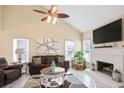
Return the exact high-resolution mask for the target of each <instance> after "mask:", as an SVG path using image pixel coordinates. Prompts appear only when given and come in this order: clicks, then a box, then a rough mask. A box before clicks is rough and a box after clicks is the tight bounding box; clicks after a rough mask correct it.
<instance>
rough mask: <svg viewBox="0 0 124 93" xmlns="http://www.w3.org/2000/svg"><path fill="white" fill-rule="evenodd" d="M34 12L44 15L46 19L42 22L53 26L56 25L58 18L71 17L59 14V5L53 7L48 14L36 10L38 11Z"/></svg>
mask: <svg viewBox="0 0 124 93" xmlns="http://www.w3.org/2000/svg"><path fill="white" fill-rule="evenodd" d="M33 11H35V12H37V13H41V14H44V15H45V17H44V18H42V19H41V21H47V23H51V22H52V23H53V24H56V23H57V19H58V18H68V17H69V15H67V14H65V13H58V6H57V5H52V6H51V8H50V9H49V10H48V11H47V12H45V11H42V10H36V9H34V10H33Z"/></svg>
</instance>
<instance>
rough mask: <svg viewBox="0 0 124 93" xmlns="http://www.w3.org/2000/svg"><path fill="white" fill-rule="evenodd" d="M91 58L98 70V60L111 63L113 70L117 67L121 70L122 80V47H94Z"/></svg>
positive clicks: (123, 76)
mask: <svg viewBox="0 0 124 93" xmlns="http://www.w3.org/2000/svg"><path fill="white" fill-rule="evenodd" d="M91 60H92V63H94V64H95V68H96V70H98V67H97V62H98V61H102V62H106V63H110V64H113V65H114V66H113V70H115V69H118V70H119V71H120V72H121V77H122V81H124V48H119V47H112V48H94V49H93V50H92V55H91Z"/></svg>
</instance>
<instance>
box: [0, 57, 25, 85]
mask: <svg viewBox="0 0 124 93" xmlns="http://www.w3.org/2000/svg"><path fill="white" fill-rule="evenodd" d="M22 67H23V65H20V64H18V65H10V66H9V65H8V63H7V61H6V59H5V58H0V87H3V86H4V85H6V84H9V83H11V82H12V81H14V80H16V79H18V78H19V77H20V76H21V75H22V73H21V69H22Z"/></svg>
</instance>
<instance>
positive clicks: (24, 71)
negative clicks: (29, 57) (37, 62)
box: [10, 62, 28, 74]
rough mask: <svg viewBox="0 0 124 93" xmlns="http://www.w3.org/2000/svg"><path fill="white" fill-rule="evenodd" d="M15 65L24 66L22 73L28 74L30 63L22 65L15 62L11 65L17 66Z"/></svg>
mask: <svg viewBox="0 0 124 93" xmlns="http://www.w3.org/2000/svg"><path fill="white" fill-rule="evenodd" d="M15 64H21V65H23V68H22V73H23V74H28V62H22V63H18V62H13V63H10V65H15Z"/></svg>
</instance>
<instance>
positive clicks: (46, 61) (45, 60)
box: [28, 55, 69, 75]
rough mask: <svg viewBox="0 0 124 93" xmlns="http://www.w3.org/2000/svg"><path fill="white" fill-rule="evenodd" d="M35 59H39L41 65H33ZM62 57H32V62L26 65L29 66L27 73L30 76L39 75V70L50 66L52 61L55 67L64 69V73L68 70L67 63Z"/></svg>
mask: <svg viewBox="0 0 124 93" xmlns="http://www.w3.org/2000/svg"><path fill="white" fill-rule="evenodd" d="M35 58H40V60H41V63H40V64H35V60H34V59H35ZM64 59H65V58H64V56H63V55H46V56H40V55H39V56H33V57H32V62H30V63H28V66H29V73H30V75H35V74H40V70H41V69H43V68H45V67H49V66H51V63H52V61H53V60H54V61H55V63H56V66H58V67H63V68H65V71H67V70H68V68H69V62H68V61H64Z"/></svg>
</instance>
